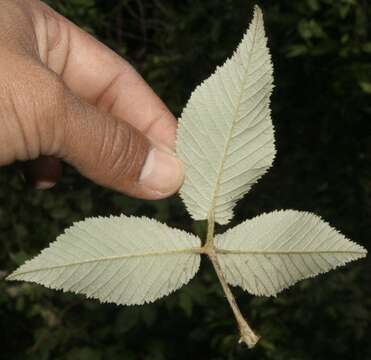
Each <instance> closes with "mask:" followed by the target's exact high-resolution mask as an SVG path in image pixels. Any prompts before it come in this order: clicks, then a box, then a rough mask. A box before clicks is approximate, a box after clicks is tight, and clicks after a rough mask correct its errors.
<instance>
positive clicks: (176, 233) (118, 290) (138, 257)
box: [8, 216, 201, 305]
mask: <svg viewBox="0 0 371 360" xmlns="http://www.w3.org/2000/svg"><path fill="white" fill-rule="evenodd" d="M200 245H201V243H200V240H199V238H197V237H196V236H194V235H191V234H188V233H186V232H184V231H180V230H176V229H171V228H169V227H168V226H166V225H164V224H161V223H159V222H157V221H155V220H150V219H147V218H135V217H125V216H120V217H109V218H90V219H87V220H85V221H83V222H79V223H76V224H75V225H73V226H72V227H71V228H69V229H67V230H66V232H65V233H64V234H63V235H61V236H59V237H58V239H57V240H56V241H55V242H53V243H52V244H51V245H50V247H48V248H46V249H45V250H43V251H42V252H41V254H40V255H38V256H37V257H35V258H34V259H32V260H30V261H28V262H26V263H25V264H24V265H22V266H21V267H20V268H18V269H17V270H16V271H15V272H14V273H13V274H11V275H10V276H9V277H8V280H24V281H31V282H35V283H39V284H42V285H44V286H47V287H50V288H52V289H62V290H63V291H73V292H76V293H82V294H85V295H87V296H88V297H91V298H96V299H99V300H100V301H102V302H113V303H116V304H126V305H132V304H143V303H145V302H152V301H154V300H156V299H158V298H160V297H162V296H165V295H168V294H169V293H170V292H173V291H175V290H176V289H178V288H180V287H181V286H182V285H184V284H186V283H188V282H189V280H190V279H191V278H192V277H193V276H194V275H195V273H196V272H197V270H198V268H199V264H200V254H199V249H200Z"/></svg>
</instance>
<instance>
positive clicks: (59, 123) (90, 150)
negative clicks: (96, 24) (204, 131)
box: [0, 0, 183, 199]
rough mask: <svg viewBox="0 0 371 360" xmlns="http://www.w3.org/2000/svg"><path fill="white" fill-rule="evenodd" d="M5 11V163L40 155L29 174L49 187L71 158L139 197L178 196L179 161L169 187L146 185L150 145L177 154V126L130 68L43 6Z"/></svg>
mask: <svg viewBox="0 0 371 360" xmlns="http://www.w3.org/2000/svg"><path fill="white" fill-rule="evenodd" d="M0 7H1V12H0V166H3V165H7V164H10V163H12V162H14V161H17V160H20V161H25V160H34V159H37V160H36V161H35V162H34V163H33V164H32V165H29V166H28V169H29V173H31V174H33V177H34V178H35V179H36V182H37V181H39V183H40V187H45V188H46V187H49V186H52V185H53V183H54V182H56V181H57V178H58V176H59V175H60V160H58V159H62V160H64V161H66V162H68V163H69V164H71V165H72V166H74V167H75V168H76V169H77V170H78V171H79V172H80V173H81V174H83V175H85V176H87V177H88V178H90V179H91V180H92V181H94V182H96V183H98V184H101V185H103V186H107V187H110V188H112V189H115V190H118V191H121V192H124V193H127V194H129V195H132V196H135V197H140V198H145V199H158V198H163V197H166V196H169V195H171V194H172V193H174V192H175V191H176V190H177V189H178V188H179V186H180V185H181V182H182V179H183V174H182V171H181V165H180V163H179V161H178V160H176V159H175V158H173V160H172V161H173V165H172V166H173V167H174V172H173V173H172V174H173V176H168V177H169V181H168V182H166V181H159V182H157V183H158V184H159V185H158V188H156V186H157V185H156V186H155V187H154V186H151V187H148V186H147V183H146V182H144V181H143V182H142V181H140V180H139V177H140V174H141V171H142V167H143V165H144V163H145V161H146V159H147V155H148V151H149V149H151V148H153V147H160V148H164V147H165V146H166V147H167V148H169V149H167V148H166V149H165V152H168V153H170V152H171V150H170V149H173V150H174V148H175V131H176V120H175V118H174V116H173V115H172V114H171V113H170V112H169V110H168V109H167V108H166V106H165V105H164V104H163V102H162V101H161V100H160V99H159V98H158V97H157V96H156V95H155V93H154V92H153V91H152V89H151V88H150V87H149V86H148V85H147V83H146V82H145V81H144V80H143V79H142V78H141V76H140V75H139V74H138V73H137V72H136V71H135V70H134V69H133V68H132V67H131V66H130V64H128V63H127V62H126V61H125V60H123V59H122V58H120V57H119V56H118V55H116V54H115V53H114V52H113V51H111V50H110V49H108V48H107V47H105V46H104V45H103V44H101V43H99V42H98V41H97V40H96V39H94V38H93V37H91V36H90V35H88V34H87V33H85V32H83V31H82V30H81V29H79V28H78V27H77V26H75V25H74V24H72V23H71V22H69V21H68V20H67V19H65V18H63V17H62V16H61V15H59V14H57V13H56V12H55V11H53V10H52V9H51V8H49V7H48V6H46V5H45V4H43V3H41V2H40V1H37V0H23V1H22V0H0ZM149 139H151V140H149ZM154 144H156V145H154ZM45 156H46V157H45ZM172 169H173V168H170V167H169V166H168V167H167V174H169V172H172ZM179 169H180V170H179ZM147 173H148V172H147ZM157 173H161V171H160V170H158V171H157ZM163 173H165V172H163ZM164 184H165V185H166V186H165V185H164Z"/></svg>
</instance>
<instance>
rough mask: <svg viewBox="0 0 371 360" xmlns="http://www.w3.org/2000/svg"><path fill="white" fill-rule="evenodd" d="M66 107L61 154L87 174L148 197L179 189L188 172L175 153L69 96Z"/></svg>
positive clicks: (130, 127)
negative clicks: (185, 173) (184, 169)
mask: <svg viewBox="0 0 371 360" xmlns="http://www.w3.org/2000/svg"><path fill="white" fill-rule="evenodd" d="M64 104H65V109H64V111H63V114H64V118H63V119H61V122H59V124H60V123H62V121H63V120H64V121H63V123H64V133H65V136H64V140H63V142H62V144H61V146H60V151H59V155H60V156H62V158H63V159H65V160H66V161H67V162H69V163H70V164H71V165H73V166H74V167H76V168H77V169H78V170H79V171H80V172H81V173H82V174H83V175H85V176H87V177H89V178H90V179H92V180H93V181H95V182H96V183H98V184H101V185H103V186H106V187H111V188H113V189H115V190H119V191H122V192H125V193H127V194H129V195H132V196H135V197H139V198H144V199H153V200H154V199H161V198H164V197H167V196H169V195H171V194H173V193H175V192H176V191H177V190H178V189H179V187H180V186H181V184H182V182H183V177H184V174H183V168H182V165H181V163H180V161H179V160H177V159H176V157H175V156H174V154H173V153H172V151H170V149H168V148H166V147H164V146H163V145H160V146H158V145H155V144H154V143H150V142H149V141H148V139H147V138H146V137H145V136H144V135H143V134H142V133H141V132H140V131H139V130H137V129H136V128H134V127H133V126H131V125H130V124H128V123H126V122H124V121H119V120H118V119H117V118H115V117H113V116H111V115H109V114H107V113H104V112H101V111H99V110H97V109H96V107H94V106H91V105H89V104H88V103H85V102H83V101H81V100H80V99H78V98H76V97H75V96H73V95H72V94H70V93H68V92H67V94H66V95H65V100H64ZM87 147H88V148H87Z"/></svg>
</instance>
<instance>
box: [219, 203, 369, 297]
mask: <svg viewBox="0 0 371 360" xmlns="http://www.w3.org/2000/svg"><path fill="white" fill-rule="evenodd" d="M215 246H216V247H217V248H218V249H217V253H218V258H219V261H220V264H221V268H222V270H223V272H224V274H225V278H226V280H227V282H229V283H230V284H232V285H239V286H241V287H242V288H243V289H245V290H247V291H248V292H250V293H251V294H255V295H267V296H268V295H275V294H277V293H278V292H280V291H281V290H283V289H285V288H287V287H289V286H290V285H292V284H294V283H296V282H297V281H299V280H301V279H305V278H309V277H313V276H315V275H317V274H319V273H324V272H327V271H329V270H331V269H334V268H336V267H337V266H340V265H344V264H345V263H347V262H349V261H352V260H356V259H359V258H362V257H364V256H366V250H365V249H364V248H363V247H361V246H359V245H357V244H355V243H353V242H351V241H349V240H348V239H346V238H345V237H344V236H343V235H342V234H340V233H339V232H338V231H337V230H335V229H334V228H332V227H331V226H330V225H328V224H327V223H326V222H324V221H323V220H321V219H320V218H319V217H318V216H316V215H314V214H310V213H307V212H300V211H294V210H287V211H275V212H272V213H269V214H263V215H261V216H258V217H256V218H254V219H252V220H248V221H246V222H244V223H242V224H240V225H238V226H236V227H235V228H233V229H231V230H229V231H227V232H226V233H224V234H222V235H218V236H217V237H216V239H215Z"/></svg>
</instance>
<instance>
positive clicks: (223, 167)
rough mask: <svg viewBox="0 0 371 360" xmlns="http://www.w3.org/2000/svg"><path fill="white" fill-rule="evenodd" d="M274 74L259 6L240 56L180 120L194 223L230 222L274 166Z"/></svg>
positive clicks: (206, 85) (201, 90) (186, 197)
mask: <svg viewBox="0 0 371 360" xmlns="http://www.w3.org/2000/svg"><path fill="white" fill-rule="evenodd" d="M272 74H273V67H272V62H271V57H270V54H269V50H268V48H267V39H266V37H265V32H264V25H263V16H262V12H261V10H260V9H259V8H258V7H255V11H254V17H253V20H252V22H251V24H250V26H249V29H248V31H247V33H246V35H245V36H244V38H243V40H242V42H241V43H240V45H239V46H238V48H237V50H236V52H235V53H234V55H233V56H232V58H230V59H228V60H227V61H226V62H225V64H224V65H223V66H222V67H219V68H217V70H216V71H215V73H214V74H213V75H211V76H210V77H209V78H208V79H207V80H206V81H204V82H203V83H202V84H201V85H200V86H198V87H197V88H196V90H195V91H194V92H193V94H192V95H191V98H190V100H189V102H188V104H187V105H186V107H185V108H184V110H183V113H182V116H181V119H180V121H179V128H178V134H177V153H178V156H179V158H180V159H181V160H183V163H184V164H185V168H186V178H185V182H184V185H183V187H182V189H181V191H180V195H181V197H182V199H183V201H184V203H185V205H186V207H187V209H188V211H189V213H190V214H191V216H192V217H193V218H194V219H195V220H204V219H207V218H213V220H215V221H216V222H217V223H219V224H226V223H228V222H229V221H230V219H231V218H232V217H233V208H234V206H235V204H236V201H237V200H238V199H240V198H241V197H242V196H243V195H244V194H246V193H247V192H248V191H249V190H250V188H251V186H252V185H253V184H254V183H255V182H256V181H257V180H258V179H259V178H260V177H261V176H262V175H263V174H264V173H265V172H266V171H267V169H268V168H269V167H270V166H271V165H272V162H273V159H274V155H275V147H274V132H273V126H272V121H271V117H270V108H269V104H270V95H271V92H272V88H273V85H272V84H273V75H272Z"/></svg>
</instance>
